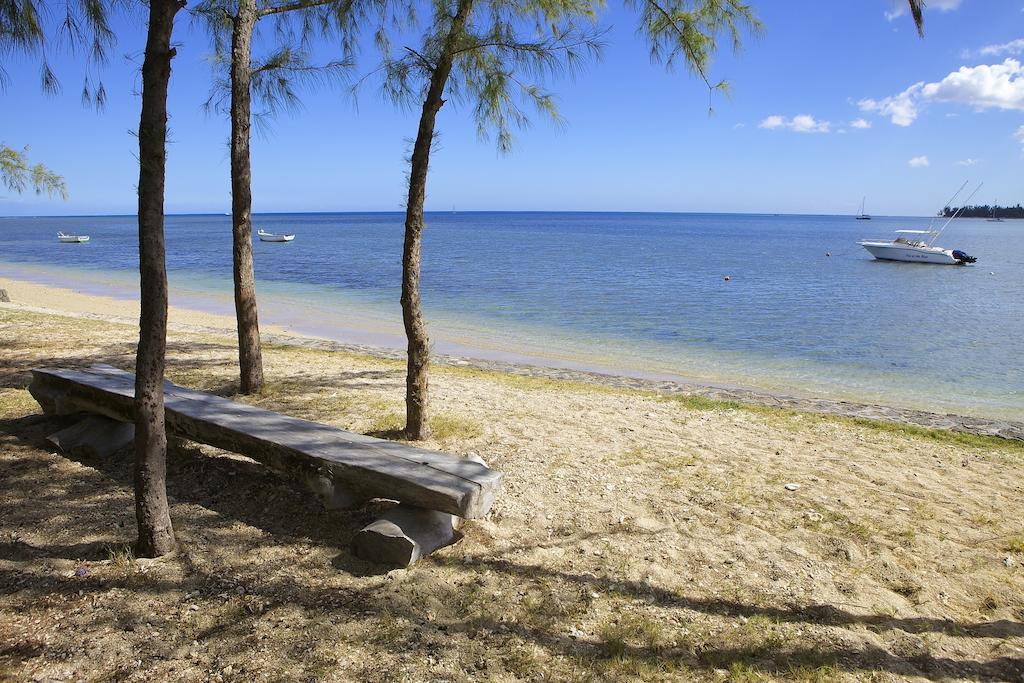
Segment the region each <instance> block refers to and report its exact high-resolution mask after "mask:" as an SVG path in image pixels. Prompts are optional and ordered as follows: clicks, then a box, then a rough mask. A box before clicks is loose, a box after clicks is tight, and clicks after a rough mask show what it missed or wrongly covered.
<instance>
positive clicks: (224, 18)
mask: <svg viewBox="0 0 1024 683" xmlns="http://www.w3.org/2000/svg"><path fill="white" fill-rule="evenodd" d="M352 4H353V3H352V0H340V1H339V0H298V1H297V2H294V3H277V4H273V3H267V4H264V5H262V6H261V7H260V8H259V9H258V10H257V14H258V16H259V18H260V19H262V18H264V17H267V16H273V18H274V21H273V22H272V24H273V25H272V26H271V27H270V28H269V30H267V31H263V33H272V36H273V38H272V39H268V40H273V42H275V43H276V44H275V45H274V46H273V47H272V48H271V49H270V51H268V52H267V53H266V54H264V55H261V56H259V57H254V58H252V60H251V62H250V70H251V82H250V92H251V94H252V97H253V100H254V101H255V103H256V104H257V105H258V106H259V107H260V109H259V110H258V111H255V112H254V113H253V118H254V121H255V122H256V123H257V125H260V126H262V125H264V124H265V122H266V120H267V119H269V118H271V117H273V116H275V115H277V114H278V113H280V112H282V111H284V112H289V113H294V112H296V111H298V110H299V109H300V108H301V106H302V102H301V99H300V97H299V92H300V91H301V90H304V89H310V90H316V89H320V88H327V87H337V86H339V85H341V84H343V83H344V82H345V80H346V78H347V75H348V72H349V70H350V69H351V67H352V65H353V60H352V58H351V56H349V55H350V53H351V36H352V34H353V32H354V26H353V17H352V15H351V14H350V8H351V5H352ZM286 13H287V14H286ZM192 14H193V16H194V17H195V18H196V19H197V20H198V21H199V22H200V23H202V24H204V25H205V26H206V28H207V29H208V31H209V33H210V39H211V47H212V48H213V52H212V53H211V54H210V55H209V56H208V61H209V63H210V66H211V69H212V70H213V72H214V78H213V83H212V87H211V89H210V96H209V98H207V100H206V102H205V104H204V108H205V109H206V111H207V112H208V113H218V114H227V113H229V110H230V102H231V79H230V76H229V74H230V68H231V36H232V31H233V29H234V17H235V16H236V14H237V6H236V3H234V2H230V1H225V0H206V1H205V2H202V3H200V4H199V5H197V6H196V7H195V9H193V10H192ZM263 28H264V27H263V26H262V25H260V24H257V31H260V30H261V29H263ZM332 36H334V37H337V38H339V43H340V47H341V52H342V53H343V55H345V56H343V57H342V58H341V59H337V60H332V61H330V62H326V63H323V64H316V63H314V62H313V61H311V59H310V54H309V48H310V46H311V44H312V42H313V41H314V40H315V39H316V38H330V37H332ZM264 130H265V128H264Z"/></svg>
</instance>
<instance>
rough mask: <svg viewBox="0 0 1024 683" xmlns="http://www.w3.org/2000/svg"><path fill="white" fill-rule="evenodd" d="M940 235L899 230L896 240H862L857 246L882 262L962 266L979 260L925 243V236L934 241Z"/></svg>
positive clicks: (933, 232) (957, 251)
mask: <svg viewBox="0 0 1024 683" xmlns="http://www.w3.org/2000/svg"><path fill="white" fill-rule="evenodd" d="M938 234H939V231H938V230H897V231H896V235H897V237H896V239H894V240H861V241H860V242H858V243H857V244H859V245H860V246H862V247H864V248H865V249H867V250H868V251H869V252H871V255H872V256H874V257H875V258H876V259H879V260H881V261H906V262H908V263H939V264H943V265H947V266H962V265H965V264H968V263H974V262H975V261H977V260H978V259H976V258H974V257H973V256H968V255H967V254H965V253H964V252H962V251H960V250H959V249H943V248H942V247H935V246H932V245H931V243H930V242H926V241H925V239H926V238H925V237H924V235H930V236H931V237H932V240H933V241H934V239H935V237H937V236H938Z"/></svg>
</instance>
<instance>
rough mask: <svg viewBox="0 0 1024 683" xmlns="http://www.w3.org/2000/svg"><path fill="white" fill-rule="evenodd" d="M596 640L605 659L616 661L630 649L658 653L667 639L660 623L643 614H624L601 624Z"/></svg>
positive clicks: (666, 642) (664, 646)
mask: <svg viewBox="0 0 1024 683" xmlns="http://www.w3.org/2000/svg"><path fill="white" fill-rule="evenodd" d="M597 638H598V640H599V642H600V644H601V651H602V653H603V654H604V656H605V657H608V658H610V659H617V658H621V657H623V656H624V655H625V654H626V653H627V652H628V651H629V650H630V649H633V648H636V649H642V650H646V651H653V652H660V651H662V650H663V649H665V648H666V647H667V646H668V638H667V634H666V632H665V629H664V627H663V626H662V625H661V622H660V621H657V620H656V619H655V618H652V617H649V616H646V615H643V614H624V615H621V616H618V617H614V618H612V619H609V620H606V621H604V622H602V623H601V624H600V625H599V626H598V627H597Z"/></svg>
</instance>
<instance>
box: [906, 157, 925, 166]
mask: <svg viewBox="0 0 1024 683" xmlns="http://www.w3.org/2000/svg"><path fill="white" fill-rule="evenodd" d="M907 165H908V166H910V167H911V168H924V167H925V166H929V165H930V163H929V161H928V157H926V156H919V157H914V158H913V159H911V160H910V161H908V162H907Z"/></svg>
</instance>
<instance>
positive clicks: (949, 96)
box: [921, 58, 1024, 110]
mask: <svg viewBox="0 0 1024 683" xmlns="http://www.w3.org/2000/svg"><path fill="white" fill-rule="evenodd" d="M921 96H922V97H924V98H925V99H929V100H937V101H939V102H955V103H957V104H966V105H970V106H972V107H977V108H979V109H989V108H996V109H1020V110H1024V65H1022V64H1021V63H1020V62H1018V61H1017V60H1016V59H1009V58H1008V59H1006V61H1004V62H1003V63H1002V64H979V65H978V66H970V67H969V66H962V67H960V69H959V70H958V71H954V72H953V73H951V74H949V75H948V76H946V77H945V78H943V79H942V80H941V81H939V82H938V83H929V84H928V85H926V86H924V88H923V89H922V91H921Z"/></svg>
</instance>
